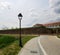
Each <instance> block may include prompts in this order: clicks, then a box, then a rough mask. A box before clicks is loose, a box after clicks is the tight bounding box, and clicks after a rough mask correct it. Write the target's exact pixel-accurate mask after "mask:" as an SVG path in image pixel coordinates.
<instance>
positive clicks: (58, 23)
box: [43, 22, 60, 26]
mask: <svg viewBox="0 0 60 55" xmlns="http://www.w3.org/2000/svg"><path fill="white" fill-rule="evenodd" d="M43 25H44V26H49V25H60V22H53V23H47V24H43Z"/></svg>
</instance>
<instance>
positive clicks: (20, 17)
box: [18, 13, 23, 47]
mask: <svg viewBox="0 0 60 55" xmlns="http://www.w3.org/2000/svg"><path fill="white" fill-rule="evenodd" d="M22 17H23V16H22V14H21V13H19V14H18V19H19V30H20V33H19V46H21V47H23V45H22V39H21V20H22Z"/></svg>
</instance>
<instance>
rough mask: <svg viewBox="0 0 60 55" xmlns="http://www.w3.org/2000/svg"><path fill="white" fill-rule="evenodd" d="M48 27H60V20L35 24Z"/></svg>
mask: <svg viewBox="0 0 60 55" xmlns="http://www.w3.org/2000/svg"><path fill="white" fill-rule="evenodd" d="M41 26H44V27H47V28H60V22H52V23H47V24H35V25H34V26H33V27H41Z"/></svg>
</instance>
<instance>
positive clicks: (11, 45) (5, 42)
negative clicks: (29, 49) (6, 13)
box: [0, 35, 36, 55]
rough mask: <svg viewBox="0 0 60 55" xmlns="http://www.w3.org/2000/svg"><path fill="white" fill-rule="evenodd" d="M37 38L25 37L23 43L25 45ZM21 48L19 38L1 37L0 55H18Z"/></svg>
mask: <svg viewBox="0 0 60 55" xmlns="http://www.w3.org/2000/svg"><path fill="white" fill-rule="evenodd" d="M34 37H36V36H33V35H23V36H22V43H23V45H24V44H25V43H26V42H27V41H28V40H30V39H31V38H34ZM20 49H21V47H20V46H19V38H16V37H14V36H11V35H0V55H17V54H18V52H19V51H20Z"/></svg>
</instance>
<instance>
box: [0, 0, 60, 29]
mask: <svg viewBox="0 0 60 55" xmlns="http://www.w3.org/2000/svg"><path fill="white" fill-rule="evenodd" d="M19 13H22V15H23V17H22V20H21V21H22V23H21V25H22V27H31V26H33V25H34V24H36V23H40V24H44V23H47V22H50V21H54V20H56V19H57V20H59V19H60V0H0V29H4V28H16V27H19V19H18V14H19Z"/></svg>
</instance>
